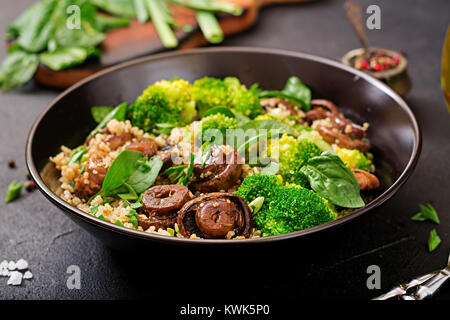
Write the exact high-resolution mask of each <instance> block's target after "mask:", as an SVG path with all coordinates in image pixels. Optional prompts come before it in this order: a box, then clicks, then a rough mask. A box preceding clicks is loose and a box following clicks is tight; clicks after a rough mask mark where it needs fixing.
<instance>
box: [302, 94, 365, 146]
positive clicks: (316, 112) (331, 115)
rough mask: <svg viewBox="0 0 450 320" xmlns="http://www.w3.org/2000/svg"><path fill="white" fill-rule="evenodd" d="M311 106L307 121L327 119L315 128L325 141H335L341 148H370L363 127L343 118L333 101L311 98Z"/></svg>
mask: <svg viewBox="0 0 450 320" xmlns="http://www.w3.org/2000/svg"><path fill="white" fill-rule="evenodd" d="M311 106H312V110H310V111H308V112H307V113H306V117H305V118H306V120H307V121H309V122H313V121H315V120H321V119H328V120H329V121H328V122H327V123H324V124H319V125H317V126H316V128H315V129H316V130H317V131H318V132H319V133H320V135H321V136H322V138H323V139H324V140H325V141H327V142H329V143H335V144H337V145H338V146H339V147H341V148H347V149H358V150H360V151H362V152H367V151H368V150H369V149H370V143H369V142H368V141H367V139H366V138H365V135H366V133H365V131H364V129H363V128H362V127H361V126H360V125H357V124H355V123H353V122H352V121H351V120H349V119H347V118H345V117H344V116H343V115H342V113H340V112H339V109H338V107H337V106H336V105H335V104H334V103H333V102H331V101H328V100H324V99H317V100H311Z"/></svg>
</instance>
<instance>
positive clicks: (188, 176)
mask: <svg viewBox="0 0 450 320" xmlns="http://www.w3.org/2000/svg"><path fill="white" fill-rule="evenodd" d="M193 171H194V154H193V153H191V157H190V163H189V168H188V171H187V173H186V176H185V177H184V178H183V180H181V183H180V184H182V185H183V186H186V185H187V184H188V181H189V178H190V177H191V175H192V172H193Z"/></svg>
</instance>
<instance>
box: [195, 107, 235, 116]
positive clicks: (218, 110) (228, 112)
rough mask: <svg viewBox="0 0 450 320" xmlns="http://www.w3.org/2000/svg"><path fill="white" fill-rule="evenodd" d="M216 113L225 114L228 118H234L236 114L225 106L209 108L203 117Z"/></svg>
mask: <svg viewBox="0 0 450 320" xmlns="http://www.w3.org/2000/svg"><path fill="white" fill-rule="evenodd" d="M217 113H221V114H223V115H224V116H227V117H228V118H235V117H236V116H235V115H234V113H233V112H232V111H231V110H230V109H228V108H226V107H215V108H211V109H209V110H208V111H206V112H205V114H204V115H203V118H205V117H207V116H210V115H213V114H217Z"/></svg>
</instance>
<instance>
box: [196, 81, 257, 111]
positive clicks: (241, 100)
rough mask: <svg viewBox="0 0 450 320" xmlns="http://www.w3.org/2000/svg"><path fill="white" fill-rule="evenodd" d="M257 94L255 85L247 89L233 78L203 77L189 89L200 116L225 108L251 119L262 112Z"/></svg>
mask: <svg viewBox="0 0 450 320" xmlns="http://www.w3.org/2000/svg"><path fill="white" fill-rule="evenodd" d="M258 92H259V89H258V86H257V85H253V86H252V87H251V88H250V89H247V88H246V87H245V86H244V85H243V84H241V83H240V82H239V80H238V79H237V78H234V77H227V78H225V79H224V80H221V79H217V78H211V77H204V78H201V79H198V80H196V81H194V83H193V85H192V88H191V94H192V98H193V99H194V100H195V102H196V106H197V110H198V113H199V115H200V116H202V115H203V114H204V113H205V112H206V111H207V110H209V109H211V108H215V107H227V108H230V109H232V110H233V111H234V112H239V113H242V114H243V115H245V116H247V117H249V118H252V119H253V118H255V117H256V116H257V115H259V114H262V111H263V110H262V107H261V105H260V103H259V98H258Z"/></svg>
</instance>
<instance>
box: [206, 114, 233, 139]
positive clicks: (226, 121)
mask: <svg viewBox="0 0 450 320" xmlns="http://www.w3.org/2000/svg"><path fill="white" fill-rule="evenodd" d="M236 128H237V122H236V119H234V118H230V117H227V116H225V115H223V114H221V113H216V114H213V115H210V116H207V117H205V118H203V119H202V137H203V139H205V140H210V139H209V138H210V137H208V130H210V129H215V130H219V131H220V132H221V133H222V137H223V141H222V143H225V135H226V132H227V129H236ZM205 133H206V135H205ZM209 134H212V135H214V134H215V132H213V131H210V132H209Z"/></svg>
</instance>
